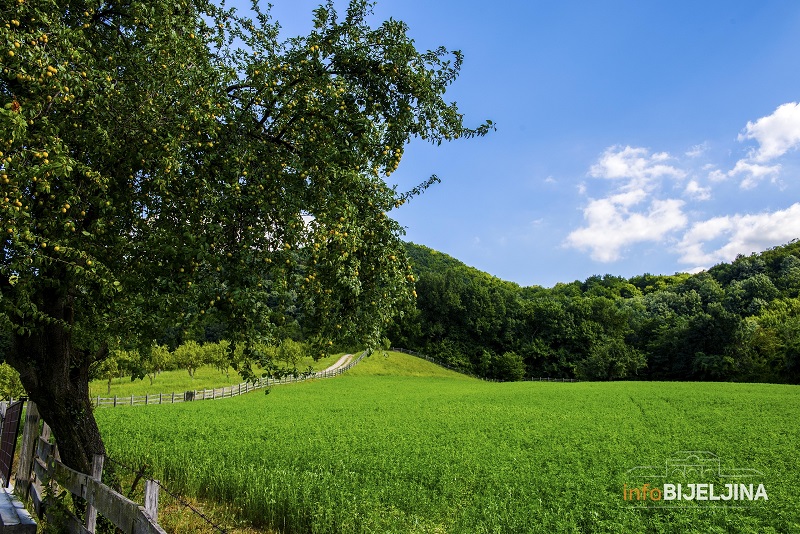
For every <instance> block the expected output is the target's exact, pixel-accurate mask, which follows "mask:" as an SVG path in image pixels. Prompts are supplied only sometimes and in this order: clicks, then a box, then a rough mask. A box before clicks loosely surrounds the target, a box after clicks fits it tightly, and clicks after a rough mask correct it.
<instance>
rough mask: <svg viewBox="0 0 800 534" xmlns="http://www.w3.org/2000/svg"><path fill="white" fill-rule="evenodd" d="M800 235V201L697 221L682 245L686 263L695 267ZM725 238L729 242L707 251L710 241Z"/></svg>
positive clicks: (764, 247) (778, 243)
mask: <svg viewBox="0 0 800 534" xmlns="http://www.w3.org/2000/svg"><path fill="white" fill-rule="evenodd" d="M799 237H800V203H796V204H793V205H792V206H790V207H789V208H787V209H785V210H779V211H774V212H767V213H760V214H756V215H739V214H736V215H726V216H722V217H714V218H712V219H708V220H706V221H701V222H697V223H694V224H693V225H692V227H691V228H690V229H689V230H688V231H687V232H686V234H685V235H684V236H683V239H682V240H681V242H680V244H679V245H678V247H677V248H678V251H679V252H680V254H681V257H680V261H681V262H682V263H685V264H688V265H693V266H695V269H702V268H707V267H710V266H711V265H714V264H716V263H720V262H723V261H731V260H733V259H735V258H736V256H737V255H738V254H750V253H752V252H757V251H760V250H765V249H767V248H769V247H772V246H776V245H780V244H783V243H788V242H789V241H791V240H792V239H797V238H799ZM720 238H723V239H724V240H725V243H724V244H723V245H722V246H719V247H718V248H716V249H715V250H710V251H709V250H707V249H708V242H709V241H714V240H719V239H720Z"/></svg>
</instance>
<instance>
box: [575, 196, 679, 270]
mask: <svg viewBox="0 0 800 534" xmlns="http://www.w3.org/2000/svg"><path fill="white" fill-rule="evenodd" d="M642 193H643V192H642ZM637 198H638V199H639V201H641V200H643V199H644V197H642V196H641V194H640V195H638V196H637V194H635V193H624V194H619V195H614V196H611V197H608V198H602V199H598V200H592V201H591V202H590V203H589V205H588V206H587V207H586V208H585V209H584V210H583V216H584V219H585V220H586V222H587V225H586V226H585V227H583V228H579V229H577V230H575V231H573V232H572V233H570V234H569V236H567V245H569V246H573V247H576V248H579V249H581V250H589V251H590V255H591V257H592V259H594V260H596V261H601V262H611V261H615V260H617V259H619V258H620V257H621V254H622V250H623V249H624V248H625V247H626V246H628V245H630V244H633V243H641V242H645V241H655V242H657V241H661V240H662V239H664V237H665V236H666V235H667V234H668V233H669V232H671V231H673V230H677V229H679V228H683V227H684V226H686V216H685V215H684V214H683V211H682V210H681V208H682V206H683V202H682V201H680V200H674V199H670V200H653V201H652V202H651V203H650V205H649V206H648V208H647V209H646V210H643V211H632V210H630V209H629V208H630V207H632V206H633V205H635V204H637V203H638V201H637V200H636V199H637Z"/></svg>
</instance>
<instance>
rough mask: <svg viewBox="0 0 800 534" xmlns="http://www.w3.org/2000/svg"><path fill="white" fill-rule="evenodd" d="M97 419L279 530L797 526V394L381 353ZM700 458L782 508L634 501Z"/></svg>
mask: <svg viewBox="0 0 800 534" xmlns="http://www.w3.org/2000/svg"><path fill="white" fill-rule="evenodd" d="M95 415H96V417H97V419H98V422H99V424H100V427H101V430H102V432H103V435H104V439H105V440H106V443H107V447H108V451H109V454H110V455H111V456H112V457H113V458H117V459H119V460H121V461H124V462H127V463H129V464H133V465H140V464H142V463H147V464H149V466H150V468H151V470H152V475H154V476H155V477H156V478H160V479H162V480H163V481H165V482H166V483H167V484H168V485H169V486H170V487H172V488H174V489H178V490H180V491H181V492H184V493H185V494H187V495H191V496H193V497H195V498H197V499H200V500H202V501H203V502H216V503H219V504H220V505H222V506H226V507H230V508H231V509H235V510H236V511H237V513H238V514H240V515H241V517H242V519H244V520H247V521H249V522H251V523H252V525H253V526H254V527H255V528H257V529H261V530H264V531H276V532H315V533H327V532H330V533H334V532H364V533H366V532H398V533H401V532H402V533H406V532H441V533H445V532H454V533H462V532H463V533H481V532H485V533H490V532H492V533H505V532H508V533H519V532H542V533H545V532H548V533H549V532H645V531H647V532H743V533H744V532H798V531H800V497H798V493H797V487H796V482H797V480H800V465H798V461H797V444H798V443H800V427H798V425H797V421H798V420H800V398H799V397H798V389H797V387H796V386H784V385H769V384H757V385H755V384H732V383H665V382H660V383H657V382H607V383H600V382H581V383H539V382H514V383H489V382H482V381H479V380H476V379H471V378H466V377H464V376H462V375H458V374H455V373H452V372H450V371H446V370H444V369H441V368H439V367H436V366H434V365H432V364H429V363H428V362H425V361H422V360H419V359H416V358H414V357H412V356H407V355H403V354H398V353H388V355H386V356H384V355H382V354H380V353H377V354H374V355H372V356H371V357H369V358H368V359H366V360H364V361H363V362H362V363H361V364H359V365H358V366H356V367H355V368H353V369H352V370H351V371H349V372H348V373H347V374H345V375H343V376H342V377H339V378H336V379H329V380H316V381H310V382H305V383H300V384H295V385H290V386H281V387H275V388H273V389H272V391H271V393H270V394H269V395H264V394H263V392H256V393H252V394H248V395H244V396H241V397H236V398H232V399H226V400H223V401H214V402H199V403H191V404H178V405H173V406H151V407H136V408H130V407H126V408H117V409H98V410H97V411H96V412H95ZM687 450H690V451H697V450H700V451H711V452H713V453H714V454H716V455H717V456H718V457H719V458H720V461H721V462H722V464H723V466H724V467H725V468H750V469H756V470H758V471H759V473H760V475H759V479H758V480H757V482H760V483H763V484H764V486H765V487H766V490H767V492H768V500H766V501H764V500H759V501H754V502H749V501H748V502H731V503H728V504H729V505H728V506H724V505H722V504H720V503H708V502H706V503H701V502H699V501H694V502H683V503H681V504H682V506H681V507H672V508H665V507H660V508H646V507H640V505H642V504H643V503H640V502H635V501H629V500H627V501H626V500H624V499H623V484H625V483H630V482H631V480H630V479H629V474H628V473H627V471H628V470H629V469H631V468H634V467H636V466H663V465H664V464H665V460H666V459H667V458H669V457H670V455H672V454H674V453H675V452H676V451H687ZM644 504H647V503H644Z"/></svg>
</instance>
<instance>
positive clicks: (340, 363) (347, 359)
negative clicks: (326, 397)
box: [318, 354, 353, 373]
mask: <svg viewBox="0 0 800 534" xmlns="http://www.w3.org/2000/svg"><path fill="white" fill-rule="evenodd" d="M352 359H353V355H352V354H345V355H344V356H342V357H341V358H339V359H338V360H336V363H334V364H333V365H331V366H330V367H328V368H327V369H325V370H323V371H318V373H328V372H330V371H335V370H336V369H338V368H340V367H344V366H345V365H347V364H348V363H350V360H352Z"/></svg>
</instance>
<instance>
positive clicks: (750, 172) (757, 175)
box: [728, 159, 781, 189]
mask: <svg viewBox="0 0 800 534" xmlns="http://www.w3.org/2000/svg"><path fill="white" fill-rule="evenodd" d="M780 172H781V166H780V165H761V164H758V163H748V162H747V161H745V160H743V159H741V160H739V161H737V162H736V166H735V167H734V168H733V169H731V170H730V171H728V176H738V175H742V174H743V175H744V179H743V180H742V182H741V183H740V184H739V186H740V187H741V188H742V189H752V188H754V187H755V186H756V185H758V182H760V181H761V180H762V179H764V178H766V177H767V176H772V177H773V181H774V179H775V178H776V177H777V176H778V175H779V174H780Z"/></svg>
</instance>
